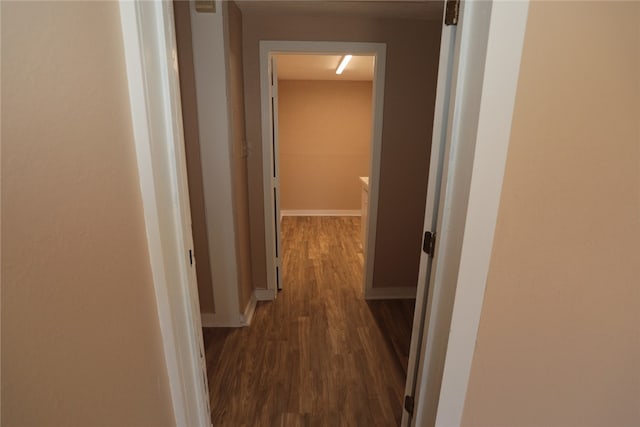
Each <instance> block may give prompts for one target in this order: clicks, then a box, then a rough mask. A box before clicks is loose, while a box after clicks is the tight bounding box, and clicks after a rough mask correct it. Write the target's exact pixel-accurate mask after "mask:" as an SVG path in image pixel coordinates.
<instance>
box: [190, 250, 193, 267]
mask: <svg viewBox="0 0 640 427" xmlns="http://www.w3.org/2000/svg"><path fill="white" fill-rule="evenodd" d="M189 265H193V251H192V250H191V249H189Z"/></svg>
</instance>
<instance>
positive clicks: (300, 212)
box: [280, 209, 361, 219]
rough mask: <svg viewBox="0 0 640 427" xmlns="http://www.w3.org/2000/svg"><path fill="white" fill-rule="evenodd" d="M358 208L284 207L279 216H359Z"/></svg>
mask: <svg viewBox="0 0 640 427" xmlns="http://www.w3.org/2000/svg"><path fill="white" fill-rule="evenodd" d="M360 215H361V211H360V209H355V210H335V209H315V210H314V209H311V210H305V209H284V210H280V218H281V219H282V217H283V216H360Z"/></svg>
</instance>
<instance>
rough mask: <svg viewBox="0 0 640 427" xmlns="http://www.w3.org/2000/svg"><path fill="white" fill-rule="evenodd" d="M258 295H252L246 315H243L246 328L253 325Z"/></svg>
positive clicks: (246, 308)
mask: <svg viewBox="0 0 640 427" xmlns="http://www.w3.org/2000/svg"><path fill="white" fill-rule="evenodd" d="M256 303H257V300H256V293H255V292H252V293H251V298H249V302H248V303H247V306H246V307H245V309H244V314H243V315H242V321H243V323H244V326H249V325H250V324H251V319H253V313H254V312H255V311H256Z"/></svg>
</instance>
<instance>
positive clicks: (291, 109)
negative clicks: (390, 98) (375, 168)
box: [278, 80, 372, 210]
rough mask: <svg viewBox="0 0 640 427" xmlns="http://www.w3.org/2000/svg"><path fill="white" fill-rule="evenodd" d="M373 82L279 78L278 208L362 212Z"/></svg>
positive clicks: (367, 164) (368, 158) (368, 154)
mask: <svg viewBox="0 0 640 427" xmlns="http://www.w3.org/2000/svg"><path fill="white" fill-rule="evenodd" d="M371 90H372V84H371V82H366V81H364V82H358V81H319V80H314V81H302V80H281V81H279V82H278V114H279V126H278V129H279V132H280V134H279V136H280V139H279V143H280V147H279V148H280V197H281V200H280V209H282V210H288V209H294V210H295V209H302V210H358V209H360V203H361V202H360V194H361V191H362V190H361V188H362V187H361V184H360V180H359V179H358V177H359V176H369V163H370V161H371V126H372V110H371V95H372V93H371Z"/></svg>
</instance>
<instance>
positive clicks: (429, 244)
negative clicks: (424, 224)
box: [422, 231, 436, 258]
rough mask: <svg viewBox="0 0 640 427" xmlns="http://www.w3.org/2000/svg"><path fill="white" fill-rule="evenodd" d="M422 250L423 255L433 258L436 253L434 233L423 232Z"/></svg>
mask: <svg viewBox="0 0 640 427" xmlns="http://www.w3.org/2000/svg"><path fill="white" fill-rule="evenodd" d="M422 250H423V251H424V253H425V254H427V255H429V256H430V257H432V258H433V254H434V252H435V251H436V233H432V232H430V231H425V232H424V240H423V241H422Z"/></svg>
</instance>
